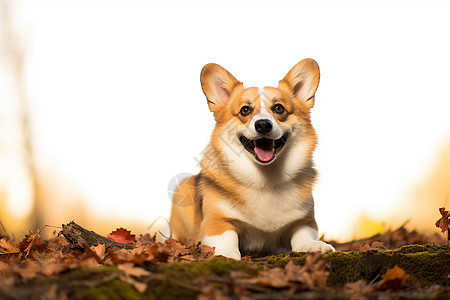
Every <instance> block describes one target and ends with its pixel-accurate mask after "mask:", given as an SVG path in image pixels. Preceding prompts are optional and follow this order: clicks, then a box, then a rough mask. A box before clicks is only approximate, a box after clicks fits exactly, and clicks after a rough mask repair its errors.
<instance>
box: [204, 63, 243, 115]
mask: <svg viewBox="0 0 450 300" xmlns="http://www.w3.org/2000/svg"><path fill="white" fill-rule="evenodd" d="M200 81H201V83H202V89H203V93H205V96H206V99H207V100H208V106H209V110H210V111H212V112H216V111H217V110H218V109H220V108H221V107H222V105H223V104H225V102H227V100H228V99H229V98H230V95H231V93H232V91H233V89H234V88H235V87H236V86H238V85H242V83H240V82H239V81H238V80H237V79H236V78H234V76H233V75H231V74H230V72H228V71H227V70H225V69H224V68H222V67H221V66H219V65H217V64H207V65H206V66H204V67H203V69H202V72H201V74H200Z"/></svg>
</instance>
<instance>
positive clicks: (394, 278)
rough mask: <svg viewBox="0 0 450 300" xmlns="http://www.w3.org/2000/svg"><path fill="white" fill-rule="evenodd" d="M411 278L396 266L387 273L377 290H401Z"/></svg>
mask: <svg viewBox="0 0 450 300" xmlns="http://www.w3.org/2000/svg"><path fill="white" fill-rule="evenodd" d="M409 277H410V275H409V274H407V273H406V272H405V270H403V269H402V268H400V267H399V266H397V265H395V266H394V267H393V268H391V269H388V270H387V271H386V273H385V274H384V275H383V280H381V281H380V282H379V283H378V284H377V285H376V290H378V291H385V290H389V289H392V290H399V289H400V288H401V287H402V285H403V284H404V283H405V282H406V281H407V280H408V279H409Z"/></svg>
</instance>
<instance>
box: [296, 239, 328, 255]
mask: <svg viewBox="0 0 450 300" xmlns="http://www.w3.org/2000/svg"><path fill="white" fill-rule="evenodd" d="M292 251H295V252H320V253H322V254H323V253H328V252H334V251H336V250H335V249H334V247H333V246H331V245H330V244H327V243H324V242H322V241H312V242H310V243H304V244H300V245H296V246H294V247H292Z"/></svg>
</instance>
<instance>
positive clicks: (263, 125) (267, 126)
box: [255, 119, 272, 134]
mask: <svg viewBox="0 0 450 300" xmlns="http://www.w3.org/2000/svg"><path fill="white" fill-rule="evenodd" d="M255 129H256V131H257V132H259V133H261V134H266V133H269V132H270V131H271V130H272V122H271V121H270V120H268V119H261V120H258V121H256V122H255Z"/></svg>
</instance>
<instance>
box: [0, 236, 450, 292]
mask: <svg viewBox="0 0 450 300" xmlns="http://www.w3.org/2000/svg"><path fill="white" fill-rule="evenodd" d="M306 256H307V254H306V253H295V252H292V253H288V254H283V255H278V256H268V257H262V258H257V259H255V260H253V261H245V260H243V261H233V260H228V259H225V258H221V257H217V258H213V259H211V260H207V261H202V262H193V263H150V264H146V265H143V266H142V267H143V268H145V269H146V270H148V271H150V272H151V274H152V275H151V276H150V277H148V278H144V279H142V280H141V281H143V282H145V283H146V284H147V290H146V291H145V293H144V294H140V293H139V292H137V291H136V290H135V289H134V288H133V287H132V286H130V285H129V284H127V283H125V282H123V281H121V279H120V271H119V270H118V268H117V267H116V266H102V267H101V268H99V269H78V270H73V271H70V272H67V273H63V274H59V275H58V276H52V277H49V278H36V279H33V280H24V281H23V282H21V283H20V284H18V285H15V286H14V288H12V289H10V290H8V291H2V290H1V289H0V299H39V298H40V296H38V295H42V294H43V293H44V292H45V291H48V290H49V289H50V288H52V287H53V288H54V287H55V286H56V287H57V292H56V295H59V294H58V293H63V294H65V295H66V296H67V297H68V298H69V299H137V298H145V299H196V298H197V296H198V293H199V292H200V287H199V285H198V280H199V278H204V279H206V280H210V281H211V282H215V283H214V284H215V285H216V286H217V287H220V286H221V283H220V279H221V278H227V275H228V274H229V273H230V272H231V271H233V270H240V271H244V272H247V273H249V274H251V275H256V274H257V273H258V271H259V270H260V269H261V268H262V266H263V264H269V265H272V266H284V265H285V264H287V263H288V262H289V261H290V260H293V261H294V262H295V263H298V264H302V263H304V260H305V259H306ZM323 257H324V259H325V260H326V262H327V263H328V265H329V268H330V271H331V273H330V277H329V279H328V286H329V288H328V289H327V290H325V291H309V292H304V293H302V294H294V295H276V294H271V295H264V294H255V295H254V296H255V299H305V298H308V299H326V298H328V299H336V298H338V299H350V297H351V295H349V294H344V293H341V292H337V291H339V287H342V286H343V285H345V284H346V283H348V282H354V281H357V280H360V279H363V280H366V281H367V282H369V281H373V280H374V281H376V280H377V279H378V278H380V279H381V276H382V274H384V273H385V271H386V270H387V269H388V268H392V267H393V266H395V265H397V266H399V267H401V268H403V269H404V270H405V271H406V272H407V273H408V274H410V275H411V278H410V280H409V281H408V283H407V287H406V288H409V291H410V292H401V291H400V293H397V294H391V296H395V297H396V298H398V299H431V298H435V299H449V297H450V291H449V288H448V286H449V283H450V279H449V274H450V250H449V248H448V247H446V246H437V245H409V246H403V247H401V248H398V249H395V250H382V249H379V250H376V251H363V252H360V251H351V252H335V253H330V254H326V255H324V256H323ZM217 279H219V280H217ZM222 282H223V281H222ZM433 285H440V286H441V287H442V288H441V289H440V290H439V291H438V292H435V293H430V292H429V289H428V290H426V289H425V288H427V287H430V286H433ZM414 289H418V290H419V292H417V291H416V290H414ZM411 291H415V292H414V293H412V292H411ZM424 291H425V292H424ZM426 291H428V292H426ZM256 296H257V297H256ZM366 296H367V295H366ZM372 296H373V298H378V297H379V296H380V293H379V292H378V294H377V293H375V294H373V295H372ZM372 296H370V295H369V298H370V299H372ZM248 298H249V299H251V298H253V297H252V296H250V297H248ZM389 298H390V297H389Z"/></svg>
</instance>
